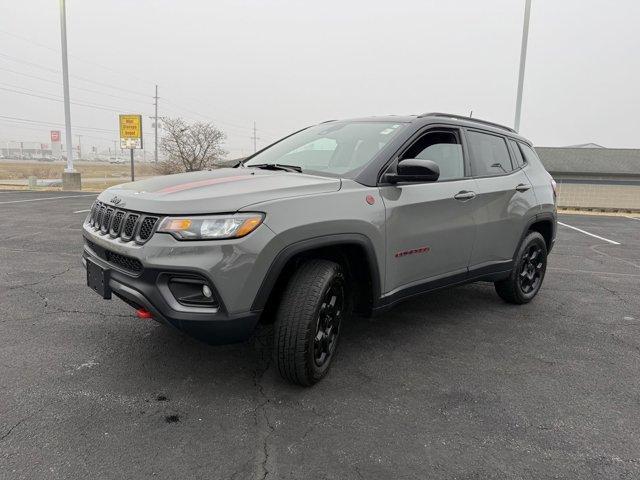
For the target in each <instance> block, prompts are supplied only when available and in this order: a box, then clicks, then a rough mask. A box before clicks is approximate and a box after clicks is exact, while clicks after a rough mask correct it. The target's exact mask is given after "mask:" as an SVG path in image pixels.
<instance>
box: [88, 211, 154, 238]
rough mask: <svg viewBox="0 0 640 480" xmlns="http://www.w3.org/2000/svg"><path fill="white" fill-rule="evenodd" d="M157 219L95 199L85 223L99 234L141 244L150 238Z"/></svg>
mask: <svg viewBox="0 0 640 480" xmlns="http://www.w3.org/2000/svg"><path fill="white" fill-rule="evenodd" d="M159 219H160V218H159V217H157V216H153V215H145V214H143V213H138V212H131V211H129V210H125V209H123V208H116V207H112V206H110V205H107V204H106V203H102V202H98V201H96V202H95V203H94V204H93V205H92V207H91V213H90V214H89V217H88V220H87V223H88V224H89V225H90V226H91V227H92V228H93V229H94V230H95V231H96V232H97V233H100V234H101V235H107V234H108V235H109V236H110V237H112V238H120V239H121V240H122V241H123V242H131V241H134V242H136V243H138V244H142V243H145V242H146V241H147V240H149V239H150V238H151V236H152V235H153V233H154V232H155V227H156V225H157V224H158V220H159Z"/></svg>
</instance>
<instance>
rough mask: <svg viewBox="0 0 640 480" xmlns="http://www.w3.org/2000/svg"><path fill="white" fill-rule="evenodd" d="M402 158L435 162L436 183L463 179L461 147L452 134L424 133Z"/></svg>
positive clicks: (445, 132)
mask: <svg viewBox="0 0 640 480" xmlns="http://www.w3.org/2000/svg"><path fill="white" fill-rule="evenodd" d="M402 158H403V159H405V158H419V159H421V160H432V161H434V162H436V163H437V164H438V166H439V167H440V177H439V178H438V181H442V180H455V179H458V178H464V157H463V155H462V145H461V144H460V141H459V140H458V135H456V134H455V133H454V132H447V131H435V132H429V133H426V134H425V135H423V136H422V137H420V138H419V139H418V140H417V141H416V142H415V143H414V144H413V145H411V147H409V149H408V150H407V151H406V152H405V153H404V155H402Z"/></svg>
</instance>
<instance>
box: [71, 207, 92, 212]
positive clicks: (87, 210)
mask: <svg viewBox="0 0 640 480" xmlns="http://www.w3.org/2000/svg"><path fill="white" fill-rule="evenodd" d="M90 211H91V209H90V208H87V209H86V210H76V211H75V212H73V213H87V212H90Z"/></svg>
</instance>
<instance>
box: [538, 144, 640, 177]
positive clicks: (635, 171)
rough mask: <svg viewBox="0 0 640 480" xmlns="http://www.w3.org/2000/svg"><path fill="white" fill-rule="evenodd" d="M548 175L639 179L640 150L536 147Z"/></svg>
mask: <svg viewBox="0 0 640 480" xmlns="http://www.w3.org/2000/svg"><path fill="white" fill-rule="evenodd" d="M536 152H538V156H539V157H540V160H542V163H543V164H544V166H545V168H546V169H547V170H548V171H549V172H550V173H565V174H567V173H575V174H579V173H583V174H587V175H595V174H601V175H640V149H634V148H602V147H597V148H585V147H536Z"/></svg>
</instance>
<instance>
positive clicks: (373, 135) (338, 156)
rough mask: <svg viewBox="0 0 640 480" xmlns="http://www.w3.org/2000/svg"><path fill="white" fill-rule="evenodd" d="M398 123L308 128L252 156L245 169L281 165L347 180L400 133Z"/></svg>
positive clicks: (326, 124) (332, 124)
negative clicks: (341, 177)
mask: <svg viewBox="0 0 640 480" xmlns="http://www.w3.org/2000/svg"><path fill="white" fill-rule="evenodd" d="M403 126H404V124H402V123H397V122H364V121H361V122H357V121H356V122H331V123H323V124H321V125H316V126H314V127H310V128H307V129H305V130H303V131H301V132H298V133H295V134H293V135H291V136H290V137H288V138H285V139H284V140H282V141H280V142H278V143H276V144H275V145H273V146H272V147H270V148H267V149H266V150H265V151H263V152H260V153H258V154H257V155H255V156H253V157H252V158H251V159H250V160H247V161H246V162H245V163H244V166H246V167H251V166H258V165H265V164H281V165H292V166H296V167H300V168H301V169H302V171H303V172H309V173H319V174H329V175H332V176H333V175H337V176H343V177H348V176H350V175H352V174H353V173H355V172H357V171H358V170H360V169H361V168H362V167H363V166H364V165H366V164H367V163H368V162H370V161H371V160H372V159H373V157H375V155H376V154H377V153H378V152H379V151H380V149H382V148H383V147H384V146H385V145H386V144H387V143H389V141H390V140H391V139H392V138H393V137H394V136H395V135H397V134H398V132H399V131H400V130H402V128H403Z"/></svg>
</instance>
